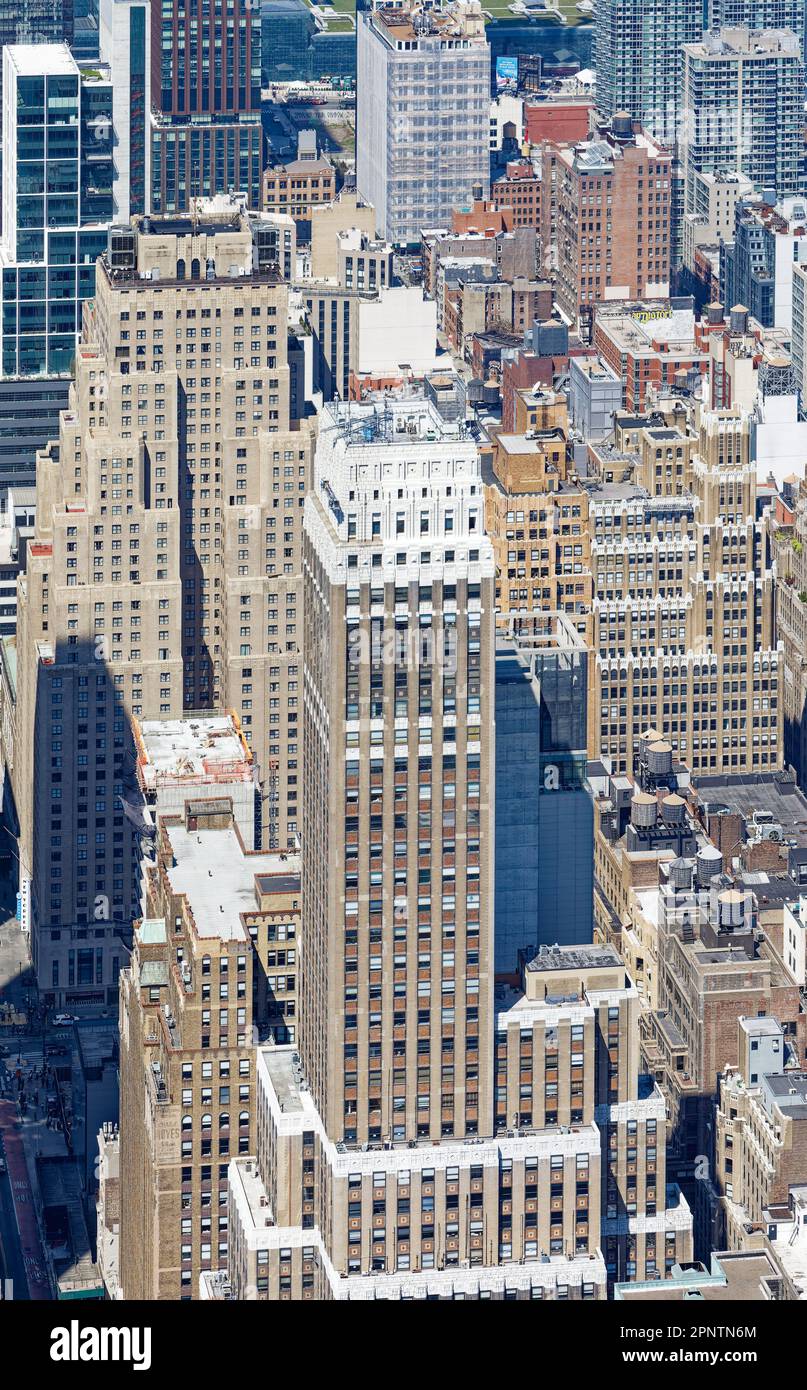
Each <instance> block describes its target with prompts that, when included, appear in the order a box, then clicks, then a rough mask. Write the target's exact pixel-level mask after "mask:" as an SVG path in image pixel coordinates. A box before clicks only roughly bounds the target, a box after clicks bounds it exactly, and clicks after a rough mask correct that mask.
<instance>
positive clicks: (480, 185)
mask: <svg viewBox="0 0 807 1390" xmlns="http://www.w3.org/2000/svg"><path fill="white" fill-rule="evenodd" d="M357 20H358V34H357V45H358V49H357V53H358V56H357V69H358V75H357V98H356V101H357V106H356V181H357V184H358V188H359V192H360V193H361V194H362V196H363V197H364V198H366V199H367V201H368V202H369V203H371V204H372V205H373V207H374V208H375V209H376V214H377V217H378V230H379V232H380V233H381V235H382V236H384V237H386V239H387V241H391V242H395V243H400V244H407V243H413V242H419V241H420V233H421V231H422V229H423V228H424V227H442V226H447V225H449V223H450V220H451V211H452V209H453V208H456V207H462V206H466V205H468V204H469V203H471V202H472V201H473V197H474V190H475V189H476V190H477V193H478V194H479V196H482V197H487V194H488V189H489V186H490V170H489V148H488V147H489V143H490V48H489V46H488V43H487V40H486V38H485V23H484V19H483V17H482V12H481V8H480V5H479V3H478V0H455V3H453V4H449V5H447V6H446V7H445V8H442V7H439V8H436V9H432V8H426V7H425V6H421V5H420V4H418V3H412V4H410V5H407V6H406V7H405V8H404V7H398V8H389V9H387V8H384V7H383V6H378V7H376V8H373V9H370V10H366V11H363V12H360V13H359V14H358V15H357ZM448 151H450V157H449V158H447V157H446V155H447V152H448Z"/></svg>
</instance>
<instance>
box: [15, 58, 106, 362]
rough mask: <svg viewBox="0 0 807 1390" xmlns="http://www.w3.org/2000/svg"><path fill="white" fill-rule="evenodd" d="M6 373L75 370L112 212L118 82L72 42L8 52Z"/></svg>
mask: <svg viewBox="0 0 807 1390" xmlns="http://www.w3.org/2000/svg"><path fill="white" fill-rule="evenodd" d="M3 56H4V89H5V98H4V109H3V148H4V150H5V152H6V161H5V167H4V170H3V228H4V230H3V238H2V242H0V265H1V266H2V294H3V316H2V357H1V359H0V361H1V365H2V375H3V376H4V377H9V376H43V375H48V374H49V375H59V374H61V373H65V372H69V371H70V366H71V363H72V361H73V357H74V355H75V345H76V333H77V331H78V328H79V325H80V316H81V302H82V300H84V299H87V298H89V297H90V296H91V295H92V294H93V291H94V287H95V261H96V258H97V257H98V256H99V255H100V254H101V252H102V251H103V250H104V249H105V247H106V240H107V231H108V226H109V221H110V218H111V213H112V125H111V102H112V84H111V82H110V81H108V80H102V79H95V78H88V79H87V80H86V81H85V80H83V79H82V76H81V73H80V72H79V69H78V67H77V66H76V64H75V62H74V60H73V59H72V57H71V55H70V53H69V51H68V49H67V48H66V46H64V45H49V44H43V45H37V46H30V47H28V46H17V45H12V46H11V47H9V48H7V49H6V50H5V52H4V55H3Z"/></svg>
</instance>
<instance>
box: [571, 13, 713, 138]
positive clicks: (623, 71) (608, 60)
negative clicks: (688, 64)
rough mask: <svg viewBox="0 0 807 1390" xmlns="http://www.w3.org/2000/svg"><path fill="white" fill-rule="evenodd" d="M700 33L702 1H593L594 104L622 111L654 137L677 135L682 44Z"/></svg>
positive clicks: (610, 112)
mask: <svg viewBox="0 0 807 1390" xmlns="http://www.w3.org/2000/svg"><path fill="white" fill-rule="evenodd" d="M702 32H703V0H596V4H595V15H594V63H595V67H596V70H597V107H598V109H599V110H600V111H601V112H602V113H603V115H604V116H607V117H608V118H609V119H611V118H613V117H614V116H615V115H617V114H618V113H619V112H622V111H626V112H627V113H628V115H629V116H631V117H632V118H633V119H634V120H636V121H641V124H642V126H643V127H644V129H645V130H647V131H649V132H650V134H651V135H654V136H655V137H656V138H657V139H659V140H663V141H665V142H666V143H667V144H668V145H672V144H673V143H674V141H675V140H676V138H677V134H678V118H679V112H680V88H681V45H682V44H684V43H690V42H692V41H694V40H695V39H699V38H700V37H701V34H702Z"/></svg>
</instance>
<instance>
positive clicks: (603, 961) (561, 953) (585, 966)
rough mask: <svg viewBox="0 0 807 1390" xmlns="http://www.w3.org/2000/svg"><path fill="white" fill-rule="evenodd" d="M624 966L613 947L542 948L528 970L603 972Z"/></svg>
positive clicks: (528, 966) (530, 962) (529, 964)
mask: <svg viewBox="0 0 807 1390" xmlns="http://www.w3.org/2000/svg"><path fill="white" fill-rule="evenodd" d="M622 965H623V961H622V959H621V957H620V956H619V954H618V953H617V951H616V950H615V949H614V947H613V946H542V947H541V949H540V950H539V952H538V954H537V956H535V957H534V958H533V959H532V960H531V961H529V962H528V964H527V970H529V971H538V970H602V969H611V968H612V967H613V966H622Z"/></svg>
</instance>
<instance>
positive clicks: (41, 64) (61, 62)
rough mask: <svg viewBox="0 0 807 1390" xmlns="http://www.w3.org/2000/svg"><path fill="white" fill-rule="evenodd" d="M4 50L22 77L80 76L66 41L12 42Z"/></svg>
mask: <svg viewBox="0 0 807 1390" xmlns="http://www.w3.org/2000/svg"><path fill="white" fill-rule="evenodd" d="M4 52H5V53H6V55H7V56H8V60H9V62H10V63H11V66H12V67H13V68H14V71H15V72H16V73H18V74H19V75H20V77H41V76H43V74H44V75H46V76H48V77H51V76H53V77H58V76H62V77H78V67H77V65H76V63H75V61H74V59H73V56H72V54H71V52H70V49H69V48H68V47H67V44H66V43H37V44H33V43H12V44H9V45H8V46H7V47H6V49H5V50H4Z"/></svg>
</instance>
